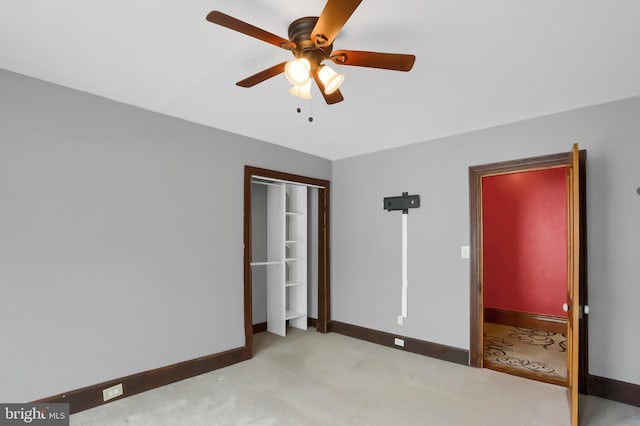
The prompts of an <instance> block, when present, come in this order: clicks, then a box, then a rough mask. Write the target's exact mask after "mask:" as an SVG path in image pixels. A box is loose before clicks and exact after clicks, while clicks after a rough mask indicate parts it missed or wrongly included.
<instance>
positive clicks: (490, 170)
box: [469, 152, 570, 176]
mask: <svg viewBox="0 0 640 426" xmlns="http://www.w3.org/2000/svg"><path fill="white" fill-rule="evenodd" d="M569 159H570V157H569V152H561V153H558V154H550V155H541V156H538V157H530V158H520V159H517V160H510V161H500V162H497V163H489V164H482V165H479V166H471V167H469V170H473V172H474V174H476V175H480V176H490V175H497V174H501V173H512V172H521V171H525V170H536V169H546V168H551V167H561V166H567V165H569Z"/></svg>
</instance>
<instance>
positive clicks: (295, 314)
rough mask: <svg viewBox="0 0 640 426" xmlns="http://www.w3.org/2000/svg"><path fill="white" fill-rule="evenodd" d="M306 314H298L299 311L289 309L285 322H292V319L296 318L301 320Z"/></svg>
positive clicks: (285, 315)
mask: <svg viewBox="0 0 640 426" xmlns="http://www.w3.org/2000/svg"><path fill="white" fill-rule="evenodd" d="M305 315H306V314H304V313H301V312H297V311H292V310H290V309H287V311H286V312H285V314H284V319H285V320H290V319H294V318H300V317H303V316H305Z"/></svg>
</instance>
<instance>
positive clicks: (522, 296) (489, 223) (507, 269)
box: [482, 167, 567, 317]
mask: <svg viewBox="0 0 640 426" xmlns="http://www.w3.org/2000/svg"><path fill="white" fill-rule="evenodd" d="M566 173H567V172H566V168H564V167H562V168H555V169H546V170H536V171H531V172H521V173H511V174H506V175H499V176H490V177H485V178H483V180H482V215H483V217H482V232H483V236H482V238H483V265H482V267H483V278H484V306H485V307H486V308H498V309H507V310H510V311H518V312H529V313H535V314H544V315H555V316H562V317H566V314H565V313H564V312H563V311H562V304H563V303H565V302H566V298H567V183H566Z"/></svg>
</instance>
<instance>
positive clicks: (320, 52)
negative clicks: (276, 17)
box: [289, 16, 333, 67]
mask: <svg viewBox="0 0 640 426" xmlns="http://www.w3.org/2000/svg"><path fill="white" fill-rule="evenodd" d="M316 22H318V17H317V16H305V17H304V18H298V19H296V20H295V21H293V22H292V23H291V24H290V25H289V40H291V41H292V42H294V43H295V44H296V48H295V50H293V51H292V52H293V54H294V55H295V57H296V58H307V59H308V60H309V62H311V66H312V67H317V66H318V65H320V62H322V61H323V60H325V59H327V58H329V56H330V55H331V51H332V50H333V43H332V44H330V45H329V46H322V47H318V46H316V44H315V42H314V41H313V40H311V32H312V31H313V29H314V27H315V26H316Z"/></svg>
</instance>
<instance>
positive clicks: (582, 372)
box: [469, 150, 589, 393]
mask: <svg viewBox="0 0 640 426" xmlns="http://www.w3.org/2000/svg"><path fill="white" fill-rule="evenodd" d="M569 160H570V153H569V152H563V153H559V154H551V155H543V156H538V157H530V158H522V159H518V160H512V161H502V162H498V163H491V164H483V165H478V166H471V167H469V210H470V252H471V253H470V267H471V271H470V272H471V273H470V288H469V294H470V298H469V299H470V307H469V308H470V311H469V312H470V315H469V326H470V333H469V336H470V344H469V348H470V350H469V365H470V366H472V367H478V368H482V367H483V350H482V347H483V346H482V345H483V338H482V337H483V336H482V324H483V318H484V311H483V309H484V307H483V305H482V290H483V289H482V281H481V277H482V264H481V262H480V259H481V253H480V248H481V246H482V205H481V199H482V186H481V185H482V178H483V177H485V176H493V175H499V174H506V173H513V172H524V171H532V170H540V169H547V168H554V167H565V166H568V165H570V164H569ZM585 163H586V151H585V150H581V151H580V171H581V173H580V203H581V206H580V213H581V216H580V229H579V232H580V248H579V250H580V254H581V256H580V305H581V306H582V305H585V304H587V275H586V272H587V270H586V264H587V263H586V258H587V257H586V254H587V241H586V208H585V207H586V171H585ZM587 318H588V315H585V316H584V317H583V318H582V319H581V320H580V342H579V355H580V360H579V383H580V389H581V390H580V391H581V392H582V393H587V389H586V387H587V385H588V380H587V377H588V372H589V368H588V360H589V358H588V347H589V346H588V340H587V336H588V333H587Z"/></svg>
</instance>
